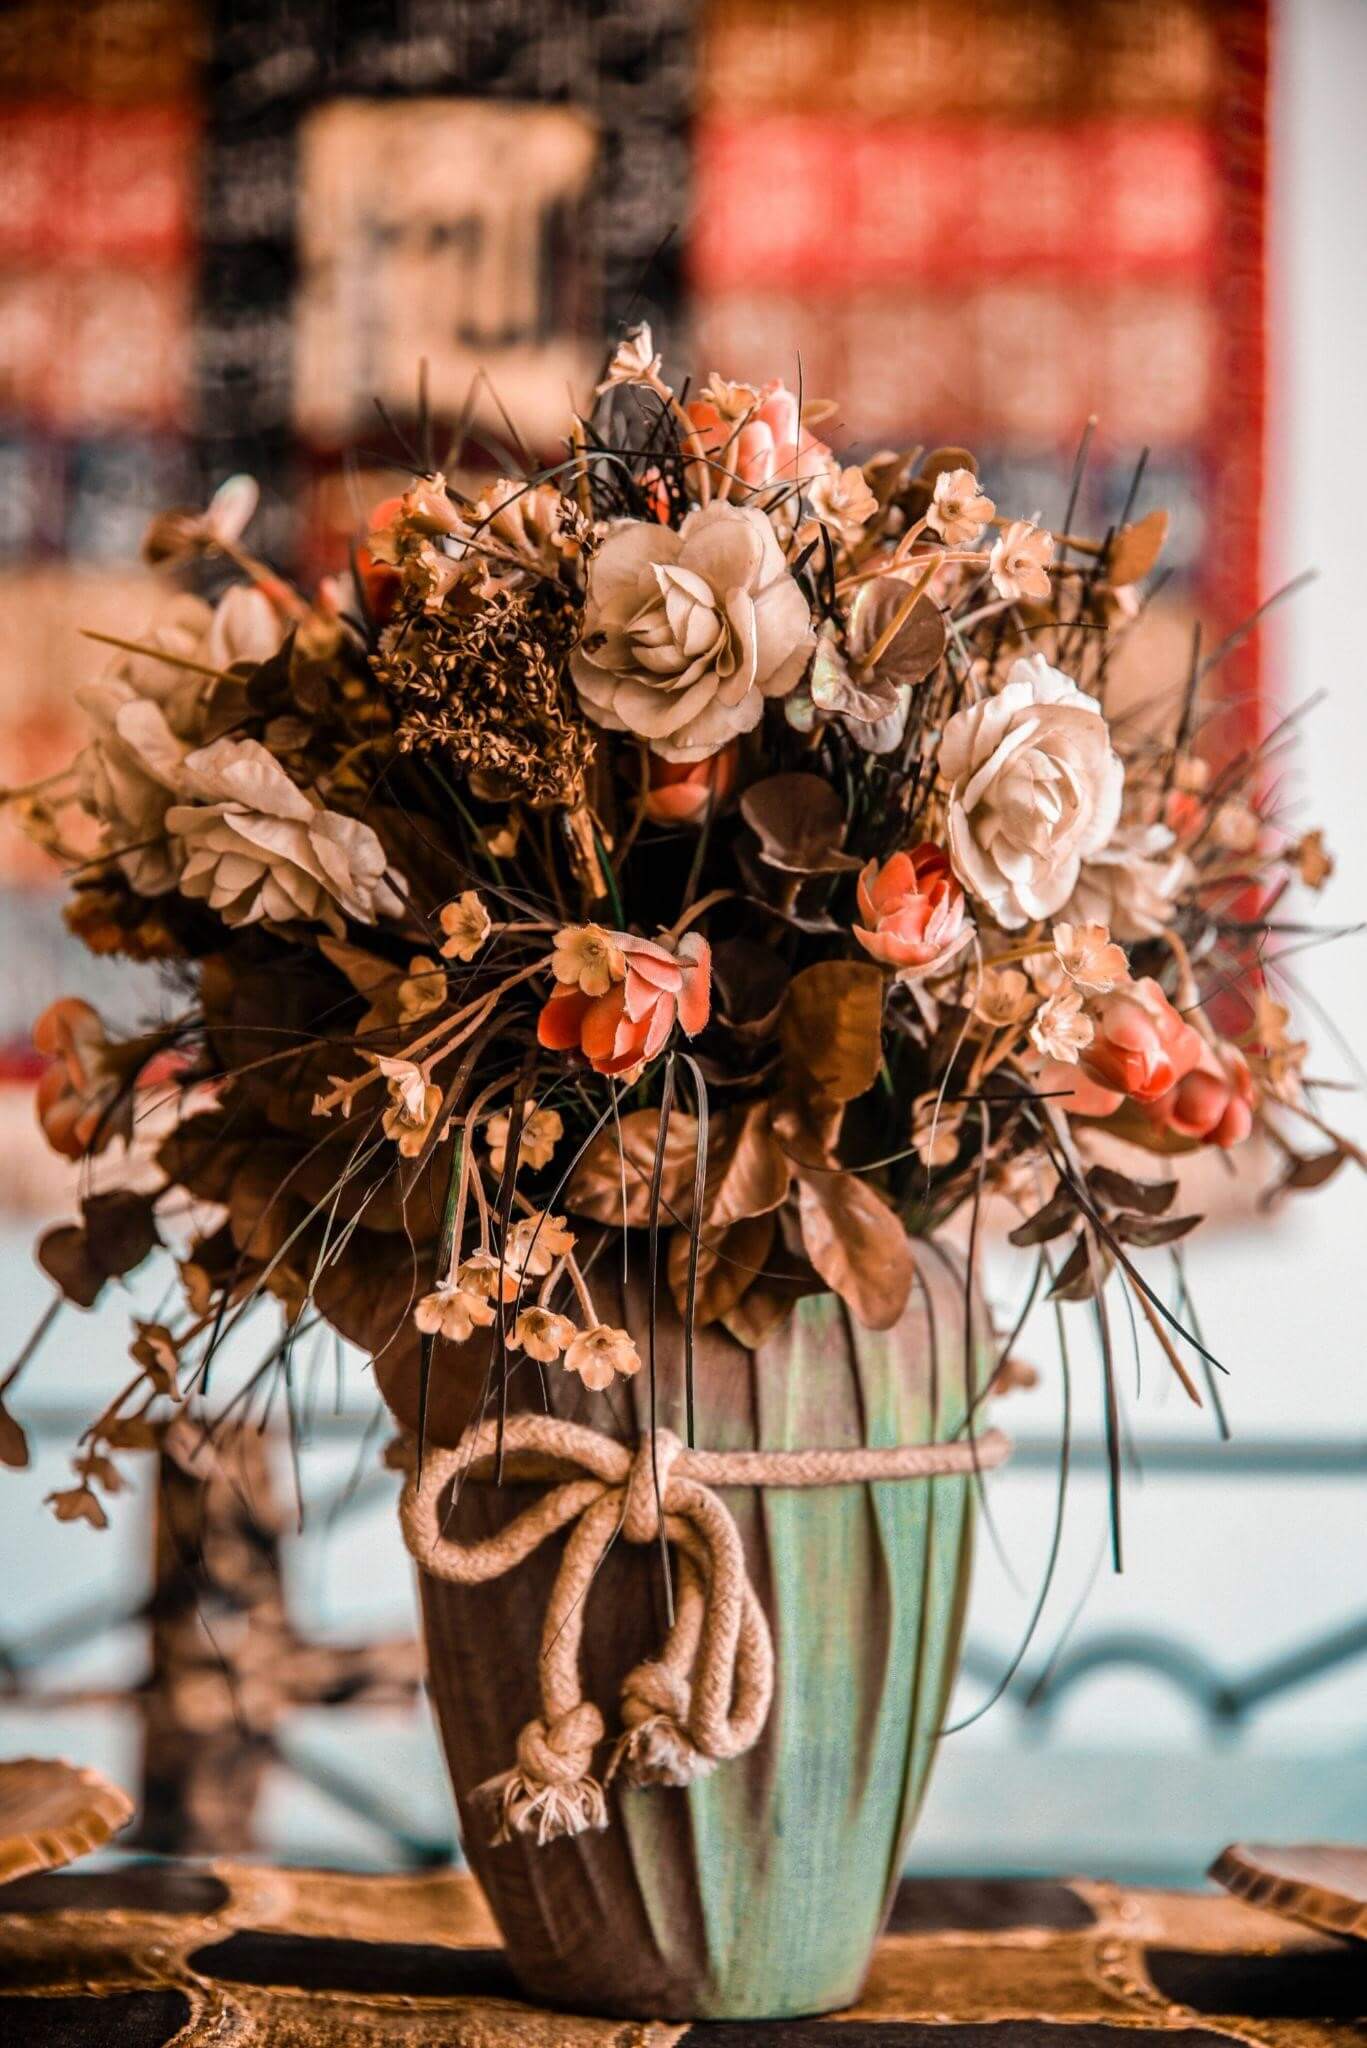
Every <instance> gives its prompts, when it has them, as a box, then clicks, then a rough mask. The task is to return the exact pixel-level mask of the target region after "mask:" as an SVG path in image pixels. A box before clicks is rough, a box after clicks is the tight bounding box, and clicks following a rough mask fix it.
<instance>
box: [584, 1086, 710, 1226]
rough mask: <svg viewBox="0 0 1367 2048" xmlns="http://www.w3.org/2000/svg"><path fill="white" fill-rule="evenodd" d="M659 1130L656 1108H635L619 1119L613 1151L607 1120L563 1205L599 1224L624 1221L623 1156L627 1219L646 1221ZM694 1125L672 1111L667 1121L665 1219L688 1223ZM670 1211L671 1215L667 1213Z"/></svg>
mask: <svg viewBox="0 0 1367 2048" xmlns="http://www.w3.org/2000/svg"><path fill="white" fill-rule="evenodd" d="M659 1128H660V1113H659V1111H658V1110H657V1109H633V1110H632V1112H631V1114H630V1115H629V1116H624V1117H623V1118H622V1150H621V1154H620V1155H619V1153H618V1149H617V1127H616V1125H615V1124H614V1123H611V1122H609V1123H607V1124H605V1125H604V1127H603V1129H602V1130H601V1131H600V1132H599V1133H598V1136H597V1137H596V1138H595V1139H594V1141H593V1143H592V1144H591V1145H590V1146H589V1148H588V1150H587V1152H585V1154H584V1156H583V1158H582V1159H581V1160H580V1162H579V1164H578V1166H576V1168H575V1169H574V1172H573V1174H572V1175H571V1177H570V1183H569V1186H568V1187H567V1188H566V1190H565V1206H566V1208H568V1209H573V1210H574V1212H575V1214H576V1215H579V1216H591V1217H592V1218H593V1219H594V1221H595V1222H597V1223H618V1224H620V1223H621V1221H622V1158H623V1156H624V1157H625V1159H626V1199H627V1210H626V1220H627V1222H628V1224H630V1225H632V1226H633V1227H635V1228H637V1229H644V1228H645V1226H646V1225H647V1224H648V1223H649V1221H650V1180H651V1174H652V1173H653V1171H654V1167H655V1144H656V1139H657V1136H658V1133H659ZM697 1144H698V1125H697V1120H696V1118H694V1117H691V1116H686V1115H684V1114H683V1113H682V1112H681V1111H676V1112H675V1113H674V1115H672V1116H671V1117H670V1119H669V1133H668V1136H667V1137H666V1139H665V1157H664V1175H663V1178H662V1180H661V1182H660V1213H661V1216H662V1218H663V1219H665V1220H666V1221H672V1220H676V1219H678V1218H680V1217H681V1218H682V1219H683V1220H684V1221H685V1222H687V1220H688V1218H689V1216H690V1214H691V1212H692V1208H693V1171H694V1165H695V1161H696V1156H697ZM671 1212H672V1215H671Z"/></svg>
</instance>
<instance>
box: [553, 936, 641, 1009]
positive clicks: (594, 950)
mask: <svg viewBox="0 0 1367 2048" xmlns="http://www.w3.org/2000/svg"><path fill="white" fill-rule="evenodd" d="M626 971H627V963H626V960H625V958H624V956H623V954H622V949H621V947H620V946H618V944H617V943H616V941H615V939H614V938H613V936H612V933H611V932H605V931H604V930H603V927H602V925H600V924H567V925H564V926H563V927H562V928H561V930H559V931H558V932H557V933H556V935H555V946H554V950H553V951H552V954H551V972H552V974H553V975H554V976H555V978H556V980H557V981H559V982H563V983H564V984H565V986H566V987H568V988H577V989H578V990H579V992H580V994H581V995H586V996H605V995H606V994H607V992H608V990H609V988H611V986H612V984H613V982H614V981H621V980H622V979H623V978H624V976H625V974H626Z"/></svg>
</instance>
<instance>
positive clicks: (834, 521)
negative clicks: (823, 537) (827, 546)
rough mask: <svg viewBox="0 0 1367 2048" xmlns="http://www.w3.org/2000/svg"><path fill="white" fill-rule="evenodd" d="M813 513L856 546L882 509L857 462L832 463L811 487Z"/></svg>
mask: <svg viewBox="0 0 1367 2048" xmlns="http://www.w3.org/2000/svg"><path fill="white" fill-rule="evenodd" d="M807 502H808V504H809V505H810V506H811V508H812V515H813V517H814V518H816V519H819V520H820V521H821V524H822V525H823V526H827V527H829V528H830V530H831V532H832V533H833V534H834V535H835V537H836V539H837V540H841V541H843V542H844V544H845V546H846V547H847V548H848V547H853V546H854V544H855V542H856V541H857V540H859V539H860V538H861V537H862V535H863V532H864V528H865V527H866V526H867V525H868V523H869V521H870V520H871V519H872V518H873V516H874V514H875V513H876V512H877V510H878V500H877V498H875V496H874V495H873V492H872V491H871V490H870V489H869V487H868V484H867V483H866V482H865V480H864V472H863V470H862V469H860V468H859V466H858V464H857V463H851V464H850V466H849V468H848V469H841V468H840V467H839V466H838V465H836V464H832V466H831V468H830V469H828V470H824V471H823V472H822V474H821V475H820V476H818V477H815V478H813V480H812V482H811V483H810V484H808V486H807Z"/></svg>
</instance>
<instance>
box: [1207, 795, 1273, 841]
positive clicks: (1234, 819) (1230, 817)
mask: <svg viewBox="0 0 1367 2048" xmlns="http://www.w3.org/2000/svg"><path fill="white" fill-rule="evenodd" d="M1261 830H1262V827H1261V824H1260V822H1259V819H1258V814H1257V812H1256V811H1254V810H1252V809H1251V808H1250V807H1249V805H1248V804H1241V803H1238V802H1234V801H1231V802H1230V803H1227V804H1221V805H1220V808H1219V809H1218V810H1217V811H1216V813H1215V816H1214V819H1213V820H1212V822H1211V828H1210V836H1211V838H1212V839H1213V840H1214V841H1215V844H1216V845H1217V846H1218V847H1221V848H1223V850H1224V851H1225V852H1226V853H1253V852H1254V851H1255V850H1256V848H1257V845H1258V836H1259V833H1260V832H1261Z"/></svg>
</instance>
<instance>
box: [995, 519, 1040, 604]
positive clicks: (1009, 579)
mask: <svg viewBox="0 0 1367 2048" xmlns="http://www.w3.org/2000/svg"><path fill="white" fill-rule="evenodd" d="M1053 559H1054V536H1053V534H1052V533H1045V532H1043V531H1042V529H1041V528H1039V527H1037V526H1032V525H1031V524H1030V522H1029V520H1028V519H1016V520H1013V521H1012V523H1011V525H1010V526H1008V527H1007V528H1006V531H1005V532H1004V533H1003V534H1002V536H1001V538H1000V539H999V540H998V541H997V543H996V545H995V546H994V548H993V550H992V553H991V556H990V557H989V561H988V566H989V568H990V569H991V571H992V581H993V583H994V584H995V585H996V589H997V595H998V597H1004V598H1005V599H1006V601H1007V603H1008V604H1011V603H1014V602H1015V600H1016V599H1017V598H1021V597H1033V598H1045V597H1048V595H1049V564H1050V562H1052V561H1053Z"/></svg>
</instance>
